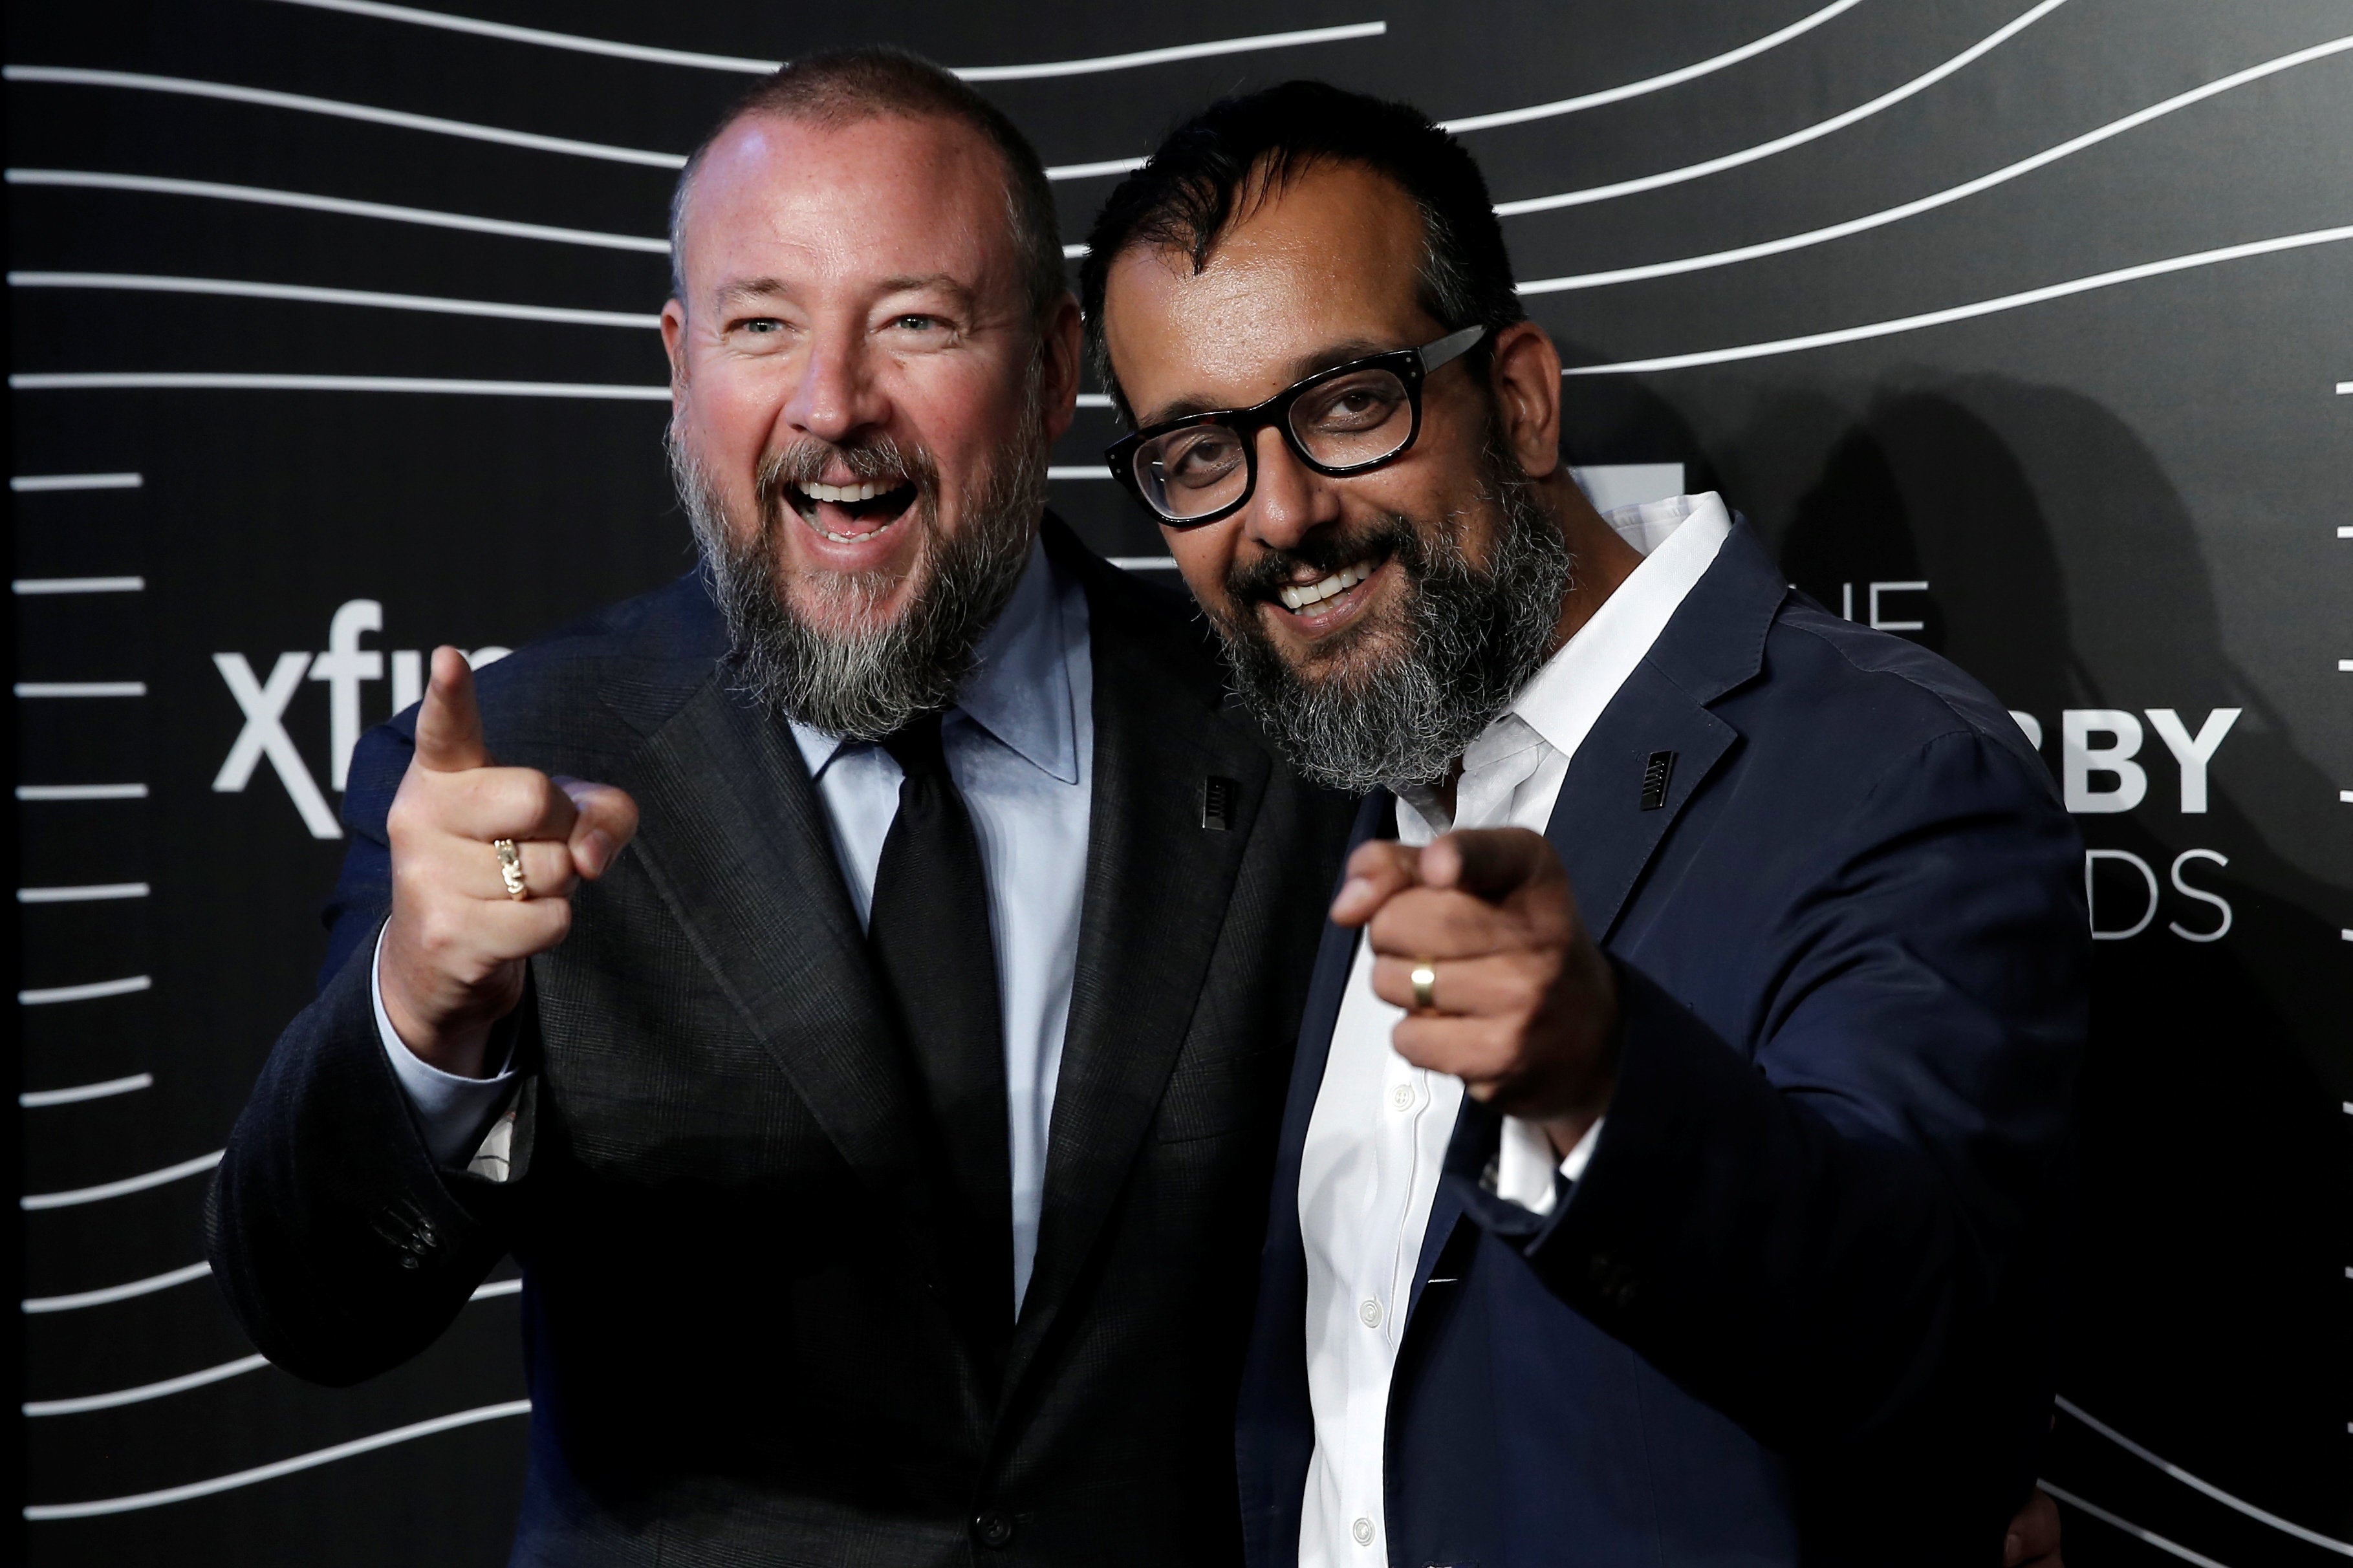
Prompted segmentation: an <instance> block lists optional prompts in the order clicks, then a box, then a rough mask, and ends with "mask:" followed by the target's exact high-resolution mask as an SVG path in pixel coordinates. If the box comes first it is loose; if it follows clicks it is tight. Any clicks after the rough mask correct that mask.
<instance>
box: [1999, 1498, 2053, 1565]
mask: <svg viewBox="0 0 2353 1568" xmlns="http://www.w3.org/2000/svg"><path fill="white" fill-rule="evenodd" d="M2001 1568H2065V1564H2063V1563H2061V1562H2060V1561H2059V1505H2058V1504H2057V1503H2055V1502H2052V1500H2051V1494H2050V1493H2048V1492H2046V1491H2044V1490H2043V1489H2042V1488H2041V1487H2037V1488H2035V1489H2034V1495H2033V1496H2032V1497H2031V1498H2028V1499H2027V1500H2026V1506H2025V1507H2024V1508H2022V1509H2020V1510H2018V1517H2017V1518H2016V1519H2013V1520H2011V1521H2010V1534H2009V1537H2008V1539H2006V1540H2005V1541H2003V1542H2002V1544H2001Z"/></svg>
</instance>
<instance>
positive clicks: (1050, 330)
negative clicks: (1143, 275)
mask: <svg viewBox="0 0 2353 1568" xmlns="http://www.w3.org/2000/svg"><path fill="white" fill-rule="evenodd" d="M1080 324H1081V323H1080V321H1079V302H1078V300H1074V299H1072V298H1071V296H1070V295H1069V294H1068V293H1065V294H1063V295H1062V297H1061V298H1060V299H1059V300H1055V301H1054V303H1053V305H1052V306H1051V307H1050V309H1049V310H1047V312H1046V317H1045V320H1044V321H1043V322H1042V323H1041V325H1040V329H1039V339H1040V342H1039V352H1040V353H1042V354H1043V355H1044V359H1045V363H1043V364H1042V365H1041V366H1040V367H1039V384H1038V396H1039V408H1040V411H1041V412H1042V413H1043V414H1044V416H1045V419H1046V438H1047V440H1049V441H1059V440H1060V439H1061V437H1062V434H1063V432H1064V431H1066V430H1068V429H1070V427H1071V419H1072V418H1073V417H1074V416H1076V413H1077V410H1078V405H1079V361H1080V358H1081V352H1080V347H1079V340H1080V336H1081V332H1080Z"/></svg>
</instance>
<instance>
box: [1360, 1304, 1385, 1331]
mask: <svg viewBox="0 0 2353 1568" xmlns="http://www.w3.org/2000/svg"><path fill="white" fill-rule="evenodd" d="M1356 1316H1358V1317H1359V1318H1362V1319H1364V1321H1365V1327H1366V1328H1368V1329H1377V1328H1379V1327H1380V1326H1381V1304H1380V1303H1379V1302H1378V1301H1376V1300H1373V1299H1372V1298H1371V1297H1369V1296H1367V1297H1366V1299H1365V1301H1364V1304H1363V1305H1362V1306H1360V1307H1358V1308H1357V1309H1356Z"/></svg>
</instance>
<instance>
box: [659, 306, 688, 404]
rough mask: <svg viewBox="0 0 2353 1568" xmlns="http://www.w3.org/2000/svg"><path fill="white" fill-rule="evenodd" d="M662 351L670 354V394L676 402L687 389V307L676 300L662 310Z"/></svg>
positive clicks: (672, 400) (671, 398) (671, 399)
mask: <svg viewBox="0 0 2353 1568" xmlns="http://www.w3.org/2000/svg"><path fill="white" fill-rule="evenodd" d="M661 334H662V353H665V354H668V355H669V356H670V401H671V402H673V403H675V402H677V401H678V399H679V398H680V397H681V395H683V394H684V393H685V391H686V307H685V306H684V305H683V304H681V302H680V301H678V300H669V301H667V302H665V303H664V304H663V306H662V311H661Z"/></svg>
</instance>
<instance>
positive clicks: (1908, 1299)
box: [1474, 732, 2089, 1450]
mask: <svg viewBox="0 0 2353 1568" xmlns="http://www.w3.org/2000/svg"><path fill="white" fill-rule="evenodd" d="M1824 838H1825V845H1824V848H1823V851H1822V852H1821V854H1820V856H1819V857H1818V858H1816V859H1815V861H1814V865H1815V867H1816V868H1817V872H1816V874H1815V875H1814V876H1813V877H1812V878H1811V879H1810V885H1809V886H1802V887H1797V888H1795V889H1793V890H1792V891H1791V892H1790V893H1789V894H1788V897H1787V899H1786V900H1785V901H1784V902H1783V903H1782V904H1781V906H1780V908H1779V909H1778V916H1779V918H1778V921H1776V922H1774V926H1773V927H1770V928H1768V929H1765V930H1762V931H1757V932H1756V933H1755V934H1754V936H1753V938H1748V937H1744V938H1743V940H1744V941H1751V940H1753V941H1754V942H1756V943H1757V944H1758V945H1759V947H1760V949H1761V951H1762V952H1763V953H1764V954H1766V955H1767V960H1768V966H1767V974H1768V976H1769V978H1768V980H1767V984H1765V986H1764V987H1763V995H1764V1001H1763V1005H1762V1008H1761V1010H1760V1013H1759V1015H1758V1016H1757V1030H1756V1035H1755V1037H1754V1041H1753V1047H1752V1048H1751V1049H1747V1050H1744V1049H1741V1048H1736V1047H1734V1046H1732V1045H1731V1044H1728V1043H1727V1042H1726V1041H1725V1039H1724V1038H1723V1037H1721V1036H1720V1035H1718V1034H1717V1033H1716V1032H1715V1030H1714V1029H1712V1028H1711V1027H1710V1026H1708V1024H1706V1023H1705V1022H1704V1021H1702V1020H1701V1019H1700V1018H1699V1017H1698V1016H1696V1015H1695V1014H1694V1012H1693V1010H1692V1009H1690V1008H1689V1007H1687V1006H1685V1005H1683V1003H1681V1002H1679V1001H1678V1000H1677V999H1676V998H1675V997H1674V996H1672V995H1670V994H1668V993H1667V992H1666V991H1665V990H1664V989H1663V988H1662V987H1661V986H1660V985H1659V984H1656V983H1654V982H1653V981H1652V980H1651V979H1650V978H1649V977H1648V976H1646V975H1644V974H1643V973H1641V972H1640V971H1639V970H1637V969H1635V968H1633V967H1631V966H1630V965H1624V964H1621V965H1620V979H1621V985H1620V1005H1621V1020H1622V1028H1623V1037H1622V1054H1621V1058H1620V1077H1619V1080H1618V1085H1617V1089H1616V1091H1615V1093H1614V1095H1613V1098H1612V1100H1611V1102H1610V1105H1609V1115H1608V1126H1607V1128H1606V1129H1605V1131H1603V1133H1602V1135H1601V1137H1600V1138H1599V1141H1598V1146H1597V1148H1596V1151H1595V1153H1594V1155H1593V1158H1592V1162H1591V1163H1590V1164H1589V1165H1588V1167H1587V1169H1586V1171H1585V1173H1584V1174H1583V1176H1582V1178H1581V1179H1580V1180H1579V1181H1578V1182H1577V1184H1575V1187H1574V1188H1573V1189H1572V1191H1571V1193H1570V1195H1569V1199H1568V1201H1567V1203H1566V1204H1564V1205H1561V1206H1560V1207H1559V1208H1557V1209H1556V1210H1555V1211H1554V1213H1553V1215H1552V1216H1551V1218H1550V1220H1549V1221H1548V1222H1547V1223H1546V1224H1545V1225H1544V1226H1541V1227H1540V1228H1538V1229H1537V1230H1536V1232H1535V1235H1534V1236H1533V1237H1529V1238H1528V1239H1527V1240H1526V1241H1525V1243H1524V1244H1523V1245H1524V1249H1525V1254H1526V1256H1527V1257H1528V1258H1529V1259H1530V1261H1531V1263H1532V1265H1533V1266H1534V1267H1535V1270H1536V1272H1537V1273H1538V1274H1539V1275H1540V1276H1541V1277H1542V1278H1543V1279H1544V1280H1545V1282H1546V1285H1547V1286H1548V1287H1549V1288H1550V1289H1552V1290H1553V1291H1555V1292H1556V1294H1558V1295H1560V1296H1561V1297H1563V1298H1564V1299H1566V1300H1567V1301H1568V1302H1569V1303H1570V1304H1571V1305H1572V1306H1574V1307H1576V1308H1577V1310H1579V1311H1580V1312H1582V1313H1584V1314H1585V1315H1586V1316H1587V1317H1588V1318H1589V1319H1590V1320H1592V1321H1594V1322H1595V1323H1596V1324H1598V1325H1599V1326H1600V1327H1601V1328H1603V1329H1604V1330H1606V1331H1609V1333H1611V1334H1612V1335H1614V1336H1616V1337H1617V1338H1619V1339H1620V1340H1621V1341H1623V1342H1625V1343H1627V1344H1628V1345H1630V1347H1631V1348H1633V1349H1634V1350H1636V1351H1637V1352H1641V1354H1642V1355H1643V1356H1644V1357H1645V1358H1646V1359H1648V1360H1650V1361H1651V1363H1653V1364H1654V1365H1656V1366H1657V1367H1659V1368H1660V1369H1661V1370H1662V1372H1665V1373H1667V1374H1668V1375H1669V1376H1671V1377H1672V1378H1674V1379H1675V1380H1676V1381H1677V1382H1678V1383H1681V1384H1683V1386H1684V1387H1686V1388H1688V1389H1689V1390H1691V1391H1692V1392H1693V1393H1694V1394H1696V1395H1697V1396H1699V1397H1700V1398H1702V1399H1704V1401H1706V1402H1707V1403H1708V1404H1710V1405H1715V1407H1716V1408H1718V1409H1720V1410H1722V1411H1724V1412H1725V1414H1726V1415H1730V1416H1732V1417H1733V1418H1734V1419H1735V1420H1736V1421H1738V1422H1739V1423H1740V1424H1741V1425H1742V1426H1745V1427H1746V1428H1747V1429H1748V1430H1749V1431H1750V1432H1751V1433H1752V1434H1754V1435H1756V1436H1757V1437H1758V1439H1759V1440H1760V1441H1763V1442H1766V1443H1767V1444H1768V1445H1770V1446H1773V1447H1778V1448H1783V1449H1785V1450H1787V1449H1803V1448H1806V1447H1813V1446H1818V1445H1852V1444H1855V1443H1858V1442H1863V1441H1868V1440H1869V1439H1870V1438H1871V1437H1872V1436H1873V1434H1874V1433H1881V1432H1884V1431H1887V1430H1890V1429H1892V1428H1894V1427H1898V1426H1910V1425H1913V1424H1915V1423H1916V1422H1918V1421H1919V1420H1921V1419H1922V1418H1923V1416H1924V1415H1925V1414H1926V1411H1927V1410H1928V1409H1929V1408H1930V1407H1932V1406H1936V1405H1948V1404H1952V1403H1953V1398H1952V1396H1953V1394H1954V1390H1955V1385H1956V1382H1957V1380H1962V1381H1967V1380H1968V1379H1970V1378H1974V1377H1978V1376H1980V1375H1985V1376H1994V1377H2006V1378H2016V1377H2018V1376H2020V1375H2021V1374H2022V1376H2023V1379H2024V1381H2025V1382H2027V1383H2030V1384H2031V1383H2033V1382H2034V1381H2035V1380H2036V1379H2037V1378H2038V1377H2040V1376H2041V1375H2042V1373H2043V1371H2044V1367H2043V1365H2042V1358H2043V1357H2046V1356H2047V1353H2048V1352H2047V1349H2043V1348H2039V1347H2042V1346H2044V1345H2045V1344H2046V1343H2047V1337H2048V1336H2047V1332H2045V1331H2044V1329H2043V1327H2039V1326H2036V1325H2033V1324H2023V1323H2022V1322H2021V1315H2023V1316H2024V1317H2026V1318H2038V1316H2039V1314H2042V1313H2047V1311H2048V1310H2049V1308H2050V1306H2051V1301H2052V1298H2053V1297H2055V1292H2056V1281H2055V1279H2052V1278H2051V1276H2052V1273H2053V1272H2054V1266H2053V1260H2054V1258H2055V1256H2056V1250H2057V1248H2056V1240H2055V1237H2056V1235H2057V1232H2058V1230H2059V1227H2060V1226H2061V1221H2062V1214H2061V1211H2063V1207H2064V1189H2065V1184H2066V1173H2067V1154H2068V1144H2069V1129H2070V1121H2071V1116H2070V1102H2071V1100H2072V1097H2073V1079H2074V1074H2075V1070H2076V1067H2077V1063H2078V1059H2079V1058H2080V1055H2081V1052H2082V1047H2083V1038H2084V1028H2085V1011H2086V1003H2085V993H2084V968H2085V963H2086V960H2087V956H2088V947H2089V939H2088V934H2087V932H2088V926H2087V924H2086V921H2085V918H2084V908H2083V904H2082V901H2081V896H2080V892H2079V889H2080V886H2081V881H2080V879H2081V875H2082V865H2083V860H2082V847H2081V844H2080V841H2079V840H2078V839H2077V837H2076V835H2075V831H2074V828H2073V824H2072V823H2071V822H2070V821H2069V820H2068V818H2067V817H2066V816H2064V815H2063V813H2062V812H2061V811H2060V809H2059V807H2058V805H2057V803H2056V802H2055V801H2054V800H2052V799H2051V798H2050V792H2049V789H2048V787H2047V783H2046V781H2043V780H2042V779H2040V778H2039V777H2034V776H2031V774H2030V773H2029V771H2028V769H2027V767H2026V766H2025V764H2024V763H2022V762H2021V759H2019V758H2017V757H2016V756H2015V755H2013V754H2012V753H2010V752H2008V751H2006V750H2004V749H2003V748H2000V747H1999V746H1997V745H1995V744H1993V743H1991V742H1988V741H1987V740H1985V739H1984V738H1983V737H1981V736H1978V735H1976V734H1974V733H1973V732H1972V733H1965V734H1951V735H1946V736H1943V737H1940V738H1938V739H1936V740H1934V741H1931V742H1926V744H1925V745H1924V746H1923V747H1922V748H1920V749H1919V750H1918V751H1916V752H1913V753H1911V754H1909V755H1907V756H1906V757H1905V759H1904V760H1903V761H1902V762H1901V763H1898V764H1897V765H1896V766H1895V767H1894V768H1891V769H1890V770H1889V772H1888V773H1886V775H1885V776H1883V777H1882V778H1881V779H1880V780H1878V781H1877V782H1876V783H1875V784H1873V786H1872V787H1871V788H1870V789H1869V791H1868V792H1867V793H1866V794H1865V795H1863V797H1862V804H1861V805H1860V807H1859V808H1858V810H1857V811H1856V812H1855V814H1854V815H1853V816H1852V819H1851V820H1850V822H1849V823H1848V824H1846V825H1845V826H1844V828H1843V830H1840V829H1833V830H1832V831H1831V832H1829V833H1826V834H1825V835H1824ZM1751 961H1752V959H1751V955H1742V954H1736V953H1734V952H1729V951H1728V952H1726V955H1725V962H1727V963H1749V962H1751ZM1474 1212H1475V1211H1474ZM2022 1298H2023V1300H2021V1299H2022ZM2021 1357H2022V1358H2025V1359H2026V1360H2027V1361H2029V1362H2032V1363H2036V1364H2033V1365H2031V1366H2027V1367H2023V1368H2021V1367H2018V1366H2013V1365H2006V1364H2005V1363H2010V1362H2012V1361H2015V1360H2017V1359H2018V1358H2021ZM2047 1400H2048V1391H2047V1388H2045V1389H2044V1391H2043V1394H2042V1403H2043V1405H2046V1406H2047ZM1958 1404H1959V1405H1968V1395H1967V1394H1963V1395H1962V1396H1961V1398H1960V1399H1959V1401H1958ZM2030 1415H2032V1416H2033V1418H2034V1419H2035V1420H2036V1421H2037V1422H2038V1424H2039V1420H2040V1409H2039V1408H2037V1409H2035V1410H2032V1411H2031V1412H2030Z"/></svg>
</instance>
